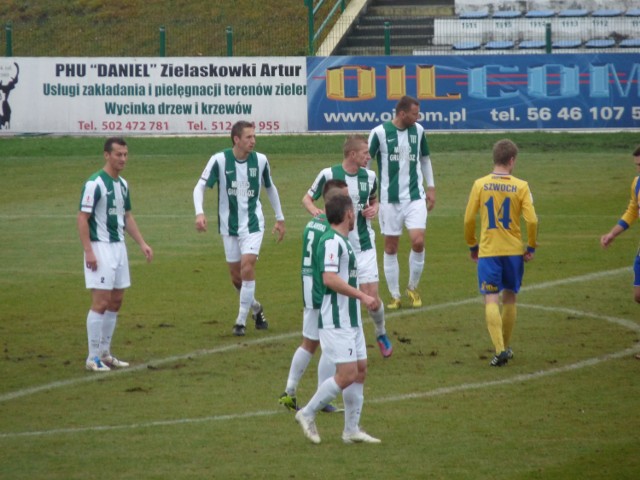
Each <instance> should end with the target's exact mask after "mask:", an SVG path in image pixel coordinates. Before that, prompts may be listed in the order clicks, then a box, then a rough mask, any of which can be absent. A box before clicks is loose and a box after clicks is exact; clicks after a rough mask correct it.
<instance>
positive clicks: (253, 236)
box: [222, 232, 264, 263]
mask: <svg viewBox="0 0 640 480" xmlns="http://www.w3.org/2000/svg"><path fill="white" fill-rule="evenodd" d="M263 235H264V232H255V233H250V234H248V235H243V236H241V237H236V236H232V235H222V243H223V245H224V255H225V257H226V259H227V263H238V262H239V261H240V257H242V255H255V256H256V257H257V256H258V255H259V254H260V246H261V245H262V237H263Z"/></svg>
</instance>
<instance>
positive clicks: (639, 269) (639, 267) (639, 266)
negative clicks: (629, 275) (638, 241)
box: [633, 252, 640, 287]
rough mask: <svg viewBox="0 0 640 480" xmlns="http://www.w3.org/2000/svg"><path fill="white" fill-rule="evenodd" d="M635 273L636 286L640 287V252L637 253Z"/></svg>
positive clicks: (634, 266) (634, 265)
mask: <svg viewBox="0 0 640 480" xmlns="http://www.w3.org/2000/svg"><path fill="white" fill-rule="evenodd" d="M633 273H635V277H636V278H635V279H634V280H633V286H634V287H640V252H638V255H636V261H635V262H634V264H633Z"/></svg>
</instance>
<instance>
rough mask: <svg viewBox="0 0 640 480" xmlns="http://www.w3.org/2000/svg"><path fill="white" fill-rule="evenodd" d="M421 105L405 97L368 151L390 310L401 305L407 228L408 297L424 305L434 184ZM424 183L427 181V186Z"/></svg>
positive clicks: (373, 137)
mask: <svg viewBox="0 0 640 480" xmlns="http://www.w3.org/2000/svg"><path fill="white" fill-rule="evenodd" d="M419 117H420V104H419V102H418V100H416V99H415V98H413V97H409V96H404V97H402V98H401V99H400V100H399V101H398V103H397V105H396V113H395V117H394V118H393V120H391V121H388V122H384V123H383V124H381V125H378V126H377V127H376V128H374V129H373V130H372V131H371V134H370V135H369V154H370V155H371V158H372V159H373V158H375V160H376V163H377V165H378V178H379V179H380V212H379V214H378V218H379V220H380V231H381V232H382V235H384V261H383V265H384V274H385V278H386V280H387V286H388V287H389V292H390V293H391V297H392V300H391V303H390V304H389V305H388V306H387V308H390V309H398V308H400V307H401V306H402V301H401V294H400V266H399V264H398V243H399V240H400V235H401V234H402V229H403V227H405V228H406V229H407V231H408V233H409V240H410V241H411V252H410V254H409V282H408V286H407V296H408V297H409V304H410V305H411V306H412V307H415V308H417V307H421V306H422V299H421V298H420V294H419V293H418V291H417V288H418V283H419V282H420V278H421V277H422V270H423V269H424V257H425V253H424V232H425V229H426V227H427V212H428V211H431V210H432V209H433V207H434V206H435V202H436V190H435V182H434V179H433V169H432V167H431V158H430V154H429V146H428V144H427V137H426V135H425V132H424V128H423V127H422V125H420V124H419V123H417V121H418V118H419ZM423 182H426V184H427V188H426V190H425V188H424V186H423Z"/></svg>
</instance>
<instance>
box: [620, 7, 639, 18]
mask: <svg viewBox="0 0 640 480" xmlns="http://www.w3.org/2000/svg"><path fill="white" fill-rule="evenodd" d="M624 16H625V17H640V8H630V9H629V10H627V11H626V12H625V14H624Z"/></svg>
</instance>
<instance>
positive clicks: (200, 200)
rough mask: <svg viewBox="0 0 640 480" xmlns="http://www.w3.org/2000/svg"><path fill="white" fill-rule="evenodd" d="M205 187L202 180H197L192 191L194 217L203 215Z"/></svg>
mask: <svg viewBox="0 0 640 480" xmlns="http://www.w3.org/2000/svg"><path fill="white" fill-rule="evenodd" d="M205 188H207V185H206V184H205V183H204V181H203V180H198V183H196V186H195V187H194V189H193V206H194V207H195V209H196V215H200V214H204V191H205Z"/></svg>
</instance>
